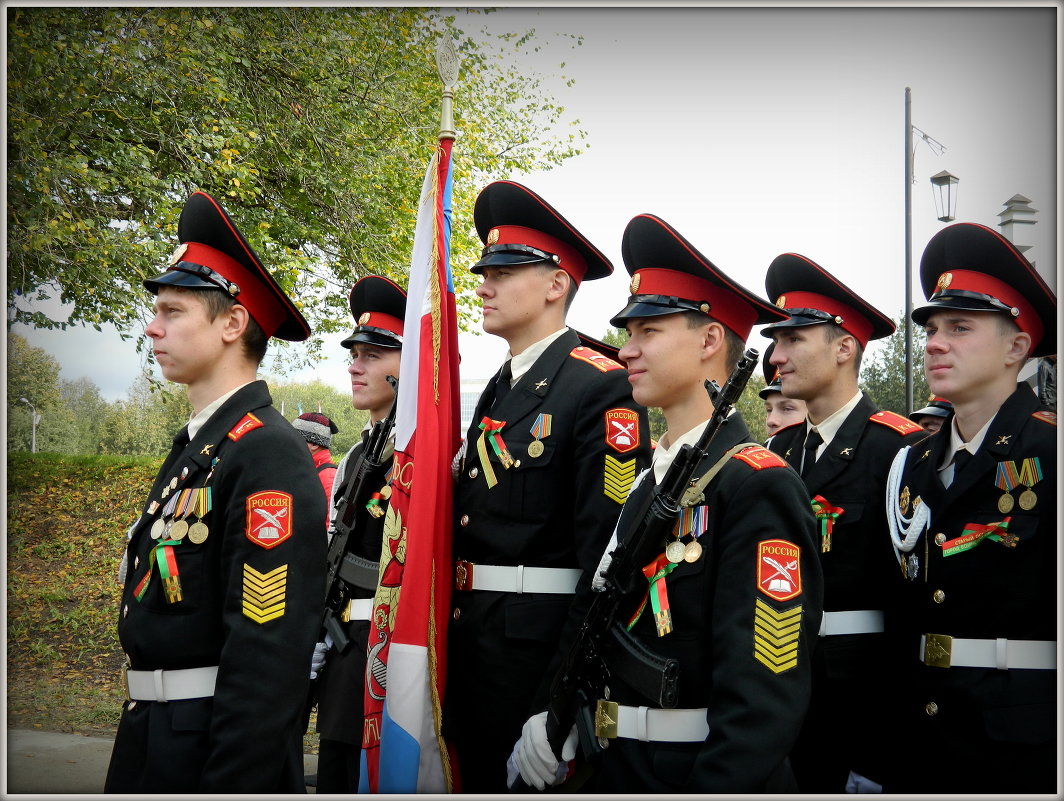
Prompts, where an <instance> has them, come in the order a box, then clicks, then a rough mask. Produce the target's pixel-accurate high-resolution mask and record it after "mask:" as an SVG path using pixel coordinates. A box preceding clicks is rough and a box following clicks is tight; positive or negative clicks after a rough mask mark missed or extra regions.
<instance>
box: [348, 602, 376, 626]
mask: <svg viewBox="0 0 1064 801" xmlns="http://www.w3.org/2000/svg"><path fill="white" fill-rule="evenodd" d="M372 619H373V599H372V598H352V599H351V600H349V601H348V602H347V609H346V610H345V612H344V615H343V620H344V622H347V621H349V620H372Z"/></svg>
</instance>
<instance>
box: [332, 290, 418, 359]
mask: <svg viewBox="0 0 1064 801" xmlns="http://www.w3.org/2000/svg"><path fill="white" fill-rule="evenodd" d="M349 302H350V305H351V316H352V317H353V318H354V319H355V330H354V331H352V332H351V336H349V337H348V338H347V339H345V340H344V341H343V342H341V343H340V347H342V348H343V349H344V350H350V349H351V346H352V345H354V344H355V343H356V342H363V343H365V344H367V345H377V346H379V347H382V348H401V347H403V321H404V318H405V317H406V292H404V291H403V289H402V287H400V286H399V285H398V284H397V283H395V281H392V280H391V279H389V278H385V277H384V276H381V275H367V276H364V277H363V278H359V279H358V281H356V282H355V285H354V286H353V287H351V297H350V299H349Z"/></svg>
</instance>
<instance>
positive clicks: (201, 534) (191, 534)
mask: <svg viewBox="0 0 1064 801" xmlns="http://www.w3.org/2000/svg"><path fill="white" fill-rule="evenodd" d="M210 510H211V488H210V487H200V488H199V489H198V490H196V492H195V497H194V498H193V500H192V514H193V516H195V517H198V518H200V519H199V520H197V521H196V522H195V523H193V524H192V525H191V526H189V527H188V541H189V542H191V543H193V544H194V545H199V544H201V543H202V542H204V541H205V540H206V539H207V534H208V533H209V532H208V529H207V524H206V523H204V522H203V516H204V515H206V514H207V512H209V511H210Z"/></svg>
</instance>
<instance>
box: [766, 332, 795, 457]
mask: <svg viewBox="0 0 1064 801" xmlns="http://www.w3.org/2000/svg"><path fill="white" fill-rule="evenodd" d="M775 347H776V343H774V342H772V343H770V344H769V346H768V347H767V348H766V349H765V355H764V356H763V357H762V358H761V368H762V371H763V373H764V376H765V386H764V388H763V389H762V390H761V391H760V392H758V393H757V394H758V397H760V398H761V400H763V401H764V402H765V428H766V429H767V430H768V436H769V439H768V440H767V441H766V442H765V445H766V447H767V446H768V444H769V441H771V439H772V437H774V436H775V435H776V434H777V433H778V432H779V431H780V429H783V428H787V426H793V425H797V424H798V423H804V422H805V414H806V409H805V401H804V400H799V399H797V398H788V397H785V396H784V394H783V383H782V382H781V381H780V371H779V370H778V369H777V368H776V365H774V364H772V362H771V361H770V359H771V358H772V351H773V350H774V349H775Z"/></svg>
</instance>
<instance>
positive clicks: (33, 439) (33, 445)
mask: <svg viewBox="0 0 1064 801" xmlns="http://www.w3.org/2000/svg"><path fill="white" fill-rule="evenodd" d="M19 400H20V401H21V402H22V403H25V404H26V405H27V406H29V407H30V413H31V414H32V415H33V428H32V433H31V434H30V453H36V452H37V424H38V423H39V422H41V416H40V415H39V414H37V409H36V408H35V407H34V405H33V404H32V403H30V402H29V401H28V400H26V399H25V398H19Z"/></svg>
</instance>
